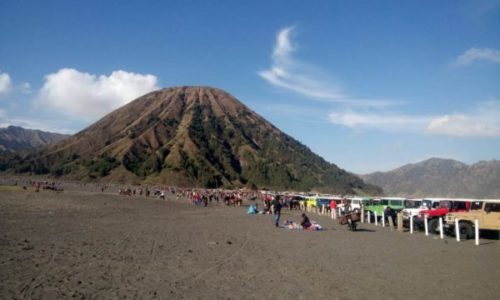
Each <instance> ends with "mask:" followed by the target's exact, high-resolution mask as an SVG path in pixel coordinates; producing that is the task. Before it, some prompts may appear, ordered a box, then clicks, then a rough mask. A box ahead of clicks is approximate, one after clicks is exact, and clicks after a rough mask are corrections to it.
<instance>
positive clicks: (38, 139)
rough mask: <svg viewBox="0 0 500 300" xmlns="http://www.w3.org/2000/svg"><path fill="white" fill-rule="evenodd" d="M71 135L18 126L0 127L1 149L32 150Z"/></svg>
mask: <svg viewBox="0 0 500 300" xmlns="http://www.w3.org/2000/svg"><path fill="white" fill-rule="evenodd" d="M68 136H69V135H66V134H60V133H52V132H46V131H41V130H33V129H25V128H22V127H17V126H9V127H7V128H0V151H2V150H4V151H22V150H32V149H34V148H39V147H43V146H47V145H50V144H54V143H57V142H59V141H61V140H63V139H65V138H67V137H68Z"/></svg>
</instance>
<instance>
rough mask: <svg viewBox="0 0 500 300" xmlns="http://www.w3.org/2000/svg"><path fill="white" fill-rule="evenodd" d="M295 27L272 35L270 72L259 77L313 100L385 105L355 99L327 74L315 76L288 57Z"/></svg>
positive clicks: (387, 103) (300, 63)
mask: <svg viewBox="0 0 500 300" xmlns="http://www.w3.org/2000/svg"><path fill="white" fill-rule="evenodd" d="M294 29H295V27H293V26H292V27H286V28H284V29H282V30H280V31H279V32H278V34H277V36H276V44H275V45H274V50H273V54H272V65H271V67H270V69H268V70H264V71H261V72H259V75H260V76H261V77H262V78H263V79H265V80H266V81H268V82H269V83H271V84H272V85H274V86H277V87H280V88H283V89H286V90H289V91H292V92H295V93H298V94H301V95H304V96H307V97H311V98H313V99H318V100H323V101H330V102H336V103H345V104H358V105H369V106H387V105H389V102H387V101H381V100H370V99H355V98H353V97H350V96H348V95H346V94H345V93H344V91H343V90H342V88H341V86H340V85H339V84H338V83H336V82H335V81H334V80H333V79H327V80H325V79H320V77H321V78H328V77H329V76H328V75H325V74H318V73H319V72H317V71H315V70H314V69H315V67H311V66H308V65H306V64H304V63H302V62H300V61H298V60H296V59H294V58H293V57H292V54H293V52H295V51H296V46H295V45H294V44H293V43H292V39H291V37H292V35H293V33H294Z"/></svg>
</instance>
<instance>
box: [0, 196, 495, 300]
mask: <svg viewBox="0 0 500 300" xmlns="http://www.w3.org/2000/svg"><path fill="white" fill-rule="evenodd" d="M169 197H170V200H169V201H161V200H158V199H155V198H145V197H139V196H131V197H128V196H118V195H116V193H114V192H113V193H108V194H106V193H98V192H88V191H84V190H72V191H65V192H62V193H55V192H50V191H41V192H39V193H35V192H33V191H29V190H28V191H22V190H14V189H3V190H0V298H1V299H11V298H12V299H15V298H21V299H22V298H25V299H39V298H40V299H60V298H76V299H114V298H120V299H130V298H137V299H152V298H157V299H181V298H186V299H198V298H200V299H221V298H224V299H262V298H263V299H367V298H371V299H403V298H406V299H417V298H420V299H427V298H438V297H439V298H441V299H453V298H455V299H465V298H468V299H497V298H498V295H500V285H499V284H498V283H499V282H500V242H499V241H498V240H485V239H483V240H481V243H482V244H481V245H480V246H475V245H474V242H473V241H464V242H460V243H457V242H456V241H455V240H454V239H452V238H446V239H445V240H439V239H438V238H436V237H425V236H424V235H423V234H421V233H416V234H414V235H410V234H409V233H400V232H392V231H390V230H389V229H388V228H381V227H375V226H374V225H369V224H360V228H361V230H360V231H358V232H349V231H347V228H346V227H345V226H340V225H338V224H336V223H335V224H334V223H333V222H332V221H331V220H329V219H328V218H327V217H323V216H317V215H311V219H312V220H316V221H318V222H319V223H320V224H322V225H323V226H325V227H326V230H325V231H319V232H311V231H292V230H287V229H283V228H275V227H274V225H273V221H272V216H269V215H253V216H249V215H246V209H245V208H244V207H227V206H223V205H215V204H211V205H209V207H207V208H203V207H195V206H193V205H191V204H189V203H188V201H187V200H185V199H179V200H176V199H174V198H173V197H172V196H171V195H169ZM285 219H290V220H294V221H299V219H300V218H299V212H298V211H293V212H289V211H287V210H284V211H283V214H282V220H285Z"/></svg>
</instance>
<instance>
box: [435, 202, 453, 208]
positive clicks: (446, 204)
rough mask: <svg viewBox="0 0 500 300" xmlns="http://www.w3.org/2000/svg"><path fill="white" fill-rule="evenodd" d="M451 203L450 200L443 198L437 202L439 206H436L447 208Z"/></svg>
mask: <svg viewBox="0 0 500 300" xmlns="http://www.w3.org/2000/svg"><path fill="white" fill-rule="evenodd" d="M452 205H453V204H452V203H451V201H449V200H444V201H441V202H439V206H438V207H439V208H447V209H450V208H451V207H452Z"/></svg>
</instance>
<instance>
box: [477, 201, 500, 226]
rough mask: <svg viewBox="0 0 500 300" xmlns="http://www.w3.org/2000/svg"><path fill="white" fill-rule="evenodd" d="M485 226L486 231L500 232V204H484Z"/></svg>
mask: <svg viewBox="0 0 500 300" xmlns="http://www.w3.org/2000/svg"><path fill="white" fill-rule="evenodd" d="M483 222H484V226H481V225H479V226H480V227H481V228H485V229H496V230H500V203H485V204H484V218H483Z"/></svg>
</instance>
